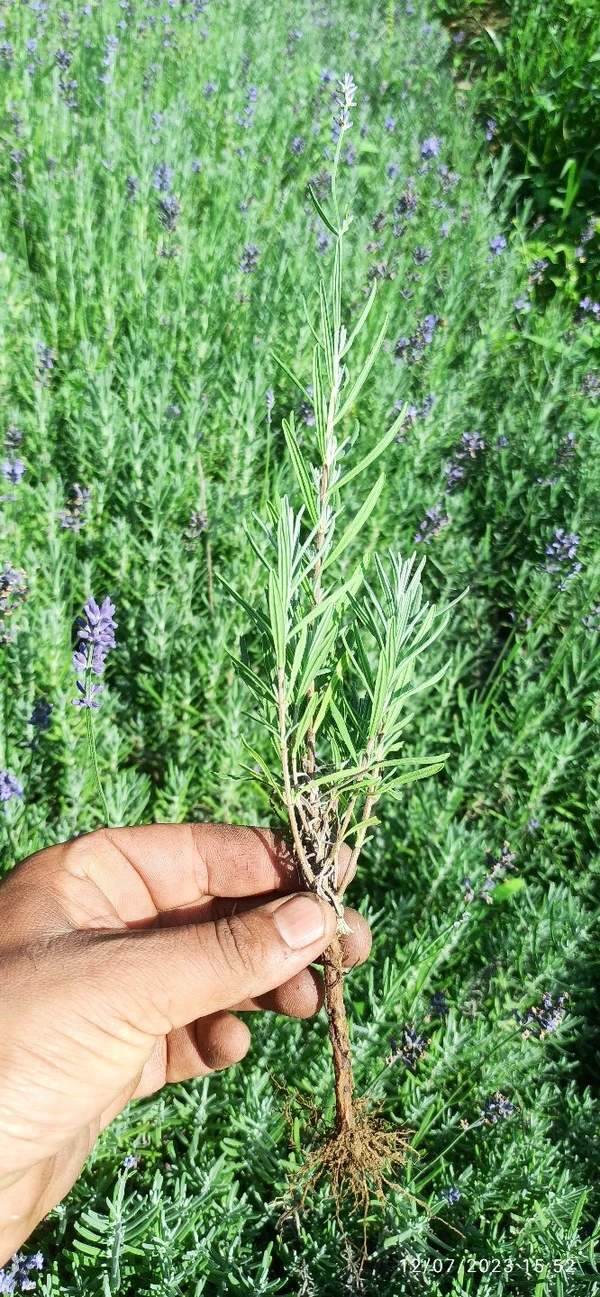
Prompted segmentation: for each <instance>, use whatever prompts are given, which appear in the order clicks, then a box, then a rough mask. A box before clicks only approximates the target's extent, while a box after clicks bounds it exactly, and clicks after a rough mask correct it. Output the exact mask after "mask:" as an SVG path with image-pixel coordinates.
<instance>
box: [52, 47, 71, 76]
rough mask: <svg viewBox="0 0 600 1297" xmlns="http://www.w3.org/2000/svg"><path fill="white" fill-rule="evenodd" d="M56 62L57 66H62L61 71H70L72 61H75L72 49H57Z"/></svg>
mask: <svg viewBox="0 0 600 1297" xmlns="http://www.w3.org/2000/svg"><path fill="white" fill-rule="evenodd" d="M54 62H55V63H56V66H57V67H59V68H60V70H61V72H68V70H69V68H70V66H71V63H72V62H73V55H72V53H71V51H70V50H56V52H55V55H54Z"/></svg>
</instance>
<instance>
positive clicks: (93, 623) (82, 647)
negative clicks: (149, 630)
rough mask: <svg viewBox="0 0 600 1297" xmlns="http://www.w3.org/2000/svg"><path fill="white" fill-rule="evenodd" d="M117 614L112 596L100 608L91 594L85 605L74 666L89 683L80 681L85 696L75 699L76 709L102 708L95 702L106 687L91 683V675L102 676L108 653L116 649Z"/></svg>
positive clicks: (80, 620) (78, 627) (81, 692)
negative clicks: (115, 614)
mask: <svg viewBox="0 0 600 1297" xmlns="http://www.w3.org/2000/svg"><path fill="white" fill-rule="evenodd" d="M114 613H115V607H114V604H112V603H111V601H110V599H109V597H108V595H107V596H106V598H105V599H104V600H103V602H102V603H101V604H100V605H98V604H97V603H96V600H95V599H93V598H92V596H91V595H90V597H89V599H88V600H87V602H86V603H85V604H84V608H83V616H82V617H78V618H77V622H76V625H77V629H78V639H79V643H78V645H77V648H76V650H75V652H74V654H73V667H74V670H75V671H76V673H77V675H84V676H85V677H86V680H85V684H82V683H81V681H80V680H78V681H77V688H78V690H79V693H80V695H81V697H80V698H73V699H72V702H73V706H74V707H99V706H100V703H99V702H96V701H95V699H96V696H97V694H99V693H100V692H101V690H102V688H103V686H102V685H95V684H92V683H91V679H90V672H93V674H94V675H97V676H100V675H102V674H103V671H104V667H105V664H106V656H107V653H108V652H109V650H110V649H112V648H114V647H115V630H116V627H117V622H116V621H115V620H114ZM86 685H87V689H86Z"/></svg>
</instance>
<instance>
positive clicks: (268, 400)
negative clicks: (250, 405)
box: [265, 387, 275, 414]
mask: <svg viewBox="0 0 600 1297" xmlns="http://www.w3.org/2000/svg"><path fill="white" fill-rule="evenodd" d="M265 404H266V407H267V414H270V413H271V410H272V409H273V406H274V405H275V393H274V391H273V389H272V388H271V387H268V388H267V390H266V392H265Z"/></svg>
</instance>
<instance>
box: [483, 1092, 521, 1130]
mask: <svg viewBox="0 0 600 1297" xmlns="http://www.w3.org/2000/svg"><path fill="white" fill-rule="evenodd" d="M514 1111H515V1105H514V1103H511V1102H510V1099H507V1098H506V1097H505V1096H504V1095H503V1094H501V1093H500V1091H499V1090H496V1091H495V1093H494V1094H492V1095H490V1097H489V1099H486V1101H485V1107H484V1108H482V1110H481V1112H480V1114H479V1115H480V1117H482V1118H483V1120H484V1122H485V1124H486V1125H492V1126H495V1125H496V1123H497V1122H498V1121H499V1120H501V1119H503V1120H505V1119H506V1118H507V1117H511V1116H512V1114H513V1112H514Z"/></svg>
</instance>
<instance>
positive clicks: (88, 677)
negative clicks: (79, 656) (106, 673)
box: [85, 649, 110, 827]
mask: <svg viewBox="0 0 600 1297" xmlns="http://www.w3.org/2000/svg"><path fill="white" fill-rule="evenodd" d="M90 659H91V649H89V650H88V661H89V660H90ZM85 696H86V699H87V700H88V704H89V703H90V702H91V698H92V672H91V670H90V667H89V665H88V668H87V670H86V673H85ZM85 727H86V730H87V741H88V746H89V749H90V756H91V758H92V768H93V771H94V778H95V780H96V788H97V790H98V796H99V798H100V802H101V804H102V814H103V816H104V822H105V824H106V826H107V827H108V823H109V820H110V816H109V813H108V806H107V804H106V797H105V796H104V790H103V788H102V784H101V782H100V771H99V769H98V753H97V751H96V735H95V733H94V718H93V716H92V708H91V707H90V706H89V705H88V706H87V707H86V708H85Z"/></svg>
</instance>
